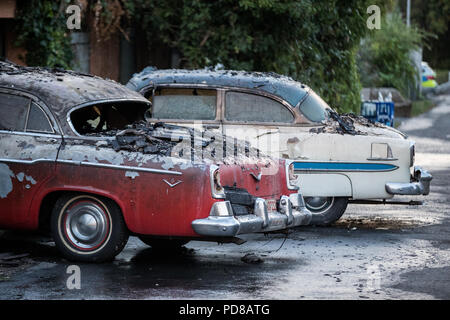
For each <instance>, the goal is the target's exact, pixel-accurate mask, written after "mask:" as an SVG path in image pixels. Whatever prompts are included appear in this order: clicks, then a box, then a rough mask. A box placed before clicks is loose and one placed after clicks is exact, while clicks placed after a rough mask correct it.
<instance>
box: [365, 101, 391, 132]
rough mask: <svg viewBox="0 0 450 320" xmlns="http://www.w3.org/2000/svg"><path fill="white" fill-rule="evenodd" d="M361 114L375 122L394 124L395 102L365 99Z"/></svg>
mask: <svg viewBox="0 0 450 320" xmlns="http://www.w3.org/2000/svg"><path fill="white" fill-rule="evenodd" d="M361 115H362V116H363V117H364V118H367V119H369V120H371V121H373V122H380V123H383V124H385V125H387V126H390V127H393V126H394V103H393V102H380V101H363V102H362V104H361Z"/></svg>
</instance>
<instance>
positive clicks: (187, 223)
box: [0, 62, 311, 262]
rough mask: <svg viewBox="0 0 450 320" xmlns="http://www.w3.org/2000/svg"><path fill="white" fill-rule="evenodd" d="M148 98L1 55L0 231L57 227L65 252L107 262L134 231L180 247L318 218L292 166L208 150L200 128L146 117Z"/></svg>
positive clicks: (160, 244) (147, 240) (100, 81)
mask: <svg viewBox="0 0 450 320" xmlns="http://www.w3.org/2000/svg"><path fill="white" fill-rule="evenodd" d="M150 107H151V105H150V104H149V102H148V100H147V99H145V98H144V97H142V96H141V95H139V94H138V93H136V92H133V91H131V90H129V89H127V88H125V87H124V86H122V85H120V84H118V83H116V82H114V81H110V80H104V79H100V78H98V77H93V76H89V75H82V74H77V73H74V72H70V71H63V70H50V69H41V68H27V67H19V66H16V65H13V64H9V63H4V62H1V63H0V228H2V229H28V230H37V229H41V230H48V231H50V232H51V234H52V236H53V238H54V241H55V243H56V246H57V247H58V249H59V250H60V251H61V252H62V254H63V256H64V257H66V258H68V259H70V260H78V261H97V262H98V261H105V260H111V259H113V258H114V257H115V256H116V255H117V254H118V253H119V252H120V251H121V250H122V249H123V247H124V246H125V244H126V242H127V240H128V237H129V235H134V236H138V237H139V238H140V239H142V240H143V241H144V242H145V243H147V244H149V245H151V246H153V247H170V246H177V245H178V246H179V245H182V244H184V243H186V242H187V241H189V240H193V239H195V240H211V241H218V242H220V241H223V242H226V241H234V240H235V239H236V236H238V235H240V234H245V233H254V232H271V231H277V230H282V229H286V228H289V227H294V226H299V225H306V224H308V223H309V222H310V220H311V213H310V212H309V211H308V210H306V209H305V207H304V203H303V198H302V196H301V194H300V193H299V192H298V190H296V187H293V186H292V185H291V182H292V180H293V179H294V178H295V177H294V176H293V175H292V173H291V171H290V169H292V168H290V167H289V166H288V163H286V162H285V161H283V160H276V161H275V160H272V159H270V158H267V157H263V156H261V155H257V156H255V154H254V153H253V154H251V152H250V150H249V149H246V148H245V147H244V148H243V149H239V147H236V146H237V145H238V144H235V145H233V143H231V142H230V144H229V145H228V144H225V145H224V147H220V148H221V149H220V150H221V151H224V152H225V155H224V156H223V157H222V159H221V160H220V161H218V160H214V157H213V158H212V159H205V158H204V157H203V156H201V157H199V156H198V155H195V154H194V153H195V152H194V151H195V150H196V148H195V143H192V144H191V142H190V141H188V143H186V140H187V139H188V140H189V138H192V137H193V135H194V133H195V131H194V130H191V129H185V128H182V127H174V126H168V125H165V124H163V123H157V124H153V125H152V124H149V123H145V121H144V119H145V117H144V114H145V112H146V111H147V110H148V109H149V108H150ZM218 140H219V139H217V138H215V139H214V141H215V142H217V141H218ZM225 140H226V139H225ZM199 141H200V144H199V145H200V147H199V148H200V149H199V150H201V153H202V155H203V152H204V151H205V150H211V148H210V145H211V141H212V140H208V139H206V138H205V137H204V136H201V138H200V139H199ZM233 141H234V140H233ZM194 142H195V141H194ZM180 146H184V147H185V148H184V149H183V147H181V148H180ZM197 149H198V148H197ZM180 150H181V151H180ZM217 150H218V149H216V151H217ZM230 150H231V151H230ZM239 150H241V151H242V150H243V151H242V153H241V154H239V152H238V151H239ZM216 151H214V152H216ZM214 152H213V153H214ZM199 159H200V160H199Z"/></svg>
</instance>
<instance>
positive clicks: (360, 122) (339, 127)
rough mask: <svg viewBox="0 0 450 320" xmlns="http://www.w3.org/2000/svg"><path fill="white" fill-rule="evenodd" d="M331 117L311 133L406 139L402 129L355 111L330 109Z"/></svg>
mask: <svg viewBox="0 0 450 320" xmlns="http://www.w3.org/2000/svg"><path fill="white" fill-rule="evenodd" d="M328 112H329V117H328V119H327V120H325V121H322V124H323V126H322V127H318V128H317V127H316V128H312V129H311V130H310V132H311V133H318V134H319V133H335V134H349V135H367V136H379V137H386V138H394V139H396V138H397V139H406V138H407V135H405V134H404V133H402V132H401V131H399V130H397V129H394V128H392V127H388V126H386V125H384V124H381V123H378V122H372V121H369V120H368V119H366V118H364V117H362V116H357V115H355V114H353V113H345V114H339V113H337V112H336V111H334V110H332V109H329V110H328Z"/></svg>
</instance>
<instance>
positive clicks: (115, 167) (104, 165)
mask: <svg viewBox="0 0 450 320" xmlns="http://www.w3.org/2000/svg"><path fill="white" fill-rule="evenodd" d="M0 162H11V163H25V164H34V163H39V162H57V163H62V164H74V165H78V166H90V167H99V168H110V169H119V170H127V171H140V172H150V173H160V174H172V175H178V176H180V175H182V174H183V173H182V172H179V171H170V170H161V169H152V168H141V167H131V166H121V165H114V164H107V163H93V162H86V161H74V160H52V159H34V160H18V159H3V158H2V159H0Z"/></svg>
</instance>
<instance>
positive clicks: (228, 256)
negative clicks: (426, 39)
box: [0, 96, 450, 299]
mask: <svg viewBox="0 0 450 320" xmlns="http://www.w3.org/2000/svg"><path fill="white" fill-rule="evenodd" d="M437 103H438V106H437V107H436V108H434V109H432V110H431V111H430V112H428V113H426V114H424V115H422V116H420V117H417V118H414V119H410V120H408V121H406V122H404V123H403V124H402V126H401V127H400V129H401V130H403V131H405V132H406V133H408V134H409V135H410V136H411V137H412V138H413V139H414V140H415V141H416V163H417V164H420V165H422V166H423V167H424V168H426V169H427V170H429V171H430V172H431V174H432V175H433V177H434V178H433V181H432V185H431V193H430V195H429V196H427V197H420V199H417V200H425V204H424V205H423V206H399V205H356V204H351V205H349V207H348V209H347V212H346V214H345V215H344V216H343V218H342V219H341V220H340V221H339V222H338V223H337V224H336V225H334V226H331V227H302V228H298V229H296V230H293V231H291V232H290V233H289V234H287V235H284V234H276V235H268V236H265V235H250V236H247V237H246V239H247V240H249V241H247V242H246V243H245V244H243V245H240V246H238V245H235V244H223V245H218V244H216V243H208V242H198V241H196V242H190V243H188V244H187V245H186V246H185V247H184V248H182V249H181V250H179V251H177V252H165V253H161V252H155V251H154V250H153V249H152V248H150V247H148V246H146V245H145V244H143V243H142V242H141V241H140V240H138V239H137V238H134V237H132V238H130V240H129V242H128V244H127V246H126V247H125V249H124V251H123V252H122V253H121V254H120V255H119V256H117V258H116V260H115V261H114V262H112V263H105V264H77V265H78V266H79V267H80V272H81V273H80V274H81V282H80V285H81V288H80V289H68V287H67V281H68V279H69V277H70V276H71V274H69V273H67V268H68V267H69V266H70V265H73V263H71V262H69V261H66V260H64V259H62V258H60V256H59V254H58V252H57V250H56V248H55V247H54V244H53V242H52V241H51V239H48V238H43V237H42V236H38V235H30V234H22V233H17V232H5V233H2V232H0V254H1V253H5V252H13V253H14V254H20V253H29V256H26V257H22V258H19V259H17V260H10V261H9V263H8V264H5V265H2V264H0V299H411V298H413V299H450V236H449V235H450V183H449V181H450V96H441V97H439V100H437ZM416 198H417V197H397V198H396V200H407V201H409V200H413V199H414V200H416ZM244 257H245V258H244Z"/></svg>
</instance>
